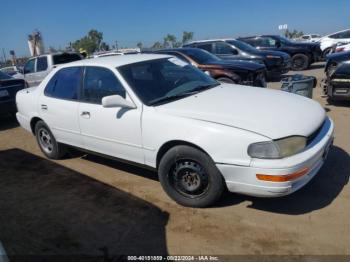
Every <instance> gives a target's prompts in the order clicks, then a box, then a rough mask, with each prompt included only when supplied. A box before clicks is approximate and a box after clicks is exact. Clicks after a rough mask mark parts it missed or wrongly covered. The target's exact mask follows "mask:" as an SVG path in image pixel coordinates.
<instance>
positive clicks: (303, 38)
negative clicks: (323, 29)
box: [294, 34, 321, 43]
mask: <svg viewBox="0 0 350 262" xmlns="http://www.w3.org/2000/svg"><path fill="white" fill-rule="evenodd" d="M320 38H321V36H320V35H318V34H310V35H302V36H301V37H299V38H296V39H294V40H295V41H300V42H307V43H310V42H311V43H312V42H317V41H318V40H320Z"/></svg>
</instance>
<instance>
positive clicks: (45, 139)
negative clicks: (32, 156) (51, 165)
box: [35, 121, 67, 159]
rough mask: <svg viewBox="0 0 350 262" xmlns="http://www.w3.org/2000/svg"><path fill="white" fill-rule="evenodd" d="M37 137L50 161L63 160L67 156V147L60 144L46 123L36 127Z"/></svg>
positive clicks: (39, 123) (40, 123)
mask: <svg viewBox="0 0 350 262" xmlns="http://www.w3.org/2000/svg"><path fill="white" fill-rule="evenodd" d="M35 136H36V140H37V142H38V145H39V147H40V150H41V152H43V153H44V155H45V156H47V157H48V158H50V159H61V158H62V157H64V155H65V154H66V152H67V151H66V146H64V145H62V144H60V143H58V142H57V141H56V139H55V137H54V135H53V134H52V132H51V130H50V128H49V127H48V126H47V125H46V124H45V122H44V121H38V122H37V123H36V125H35Z"/></svg>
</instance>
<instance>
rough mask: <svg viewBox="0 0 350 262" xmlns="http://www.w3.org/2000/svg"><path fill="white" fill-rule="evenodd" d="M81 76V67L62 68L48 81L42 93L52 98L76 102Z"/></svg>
mask: <svg viewBox="0 0 350 262" xmlns="http://www.w3.org/2000/svg"><path fill="white" fill-rule="evenodd" d="M81 76H82V68H81V67H67V68H62V69H61V70H59V71H58V72H57V73H56V74H55V75H54V76H53V77H52V78H51V79H50V81H49V82H48V84H47V85H46V88H45V92H44V93H45V95H46V96H50V97H54V98H59V99H65V100H77V99H78V94H79V89H80V83H81Z"/></svg>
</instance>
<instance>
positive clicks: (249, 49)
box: [226, 40, 257, 53]
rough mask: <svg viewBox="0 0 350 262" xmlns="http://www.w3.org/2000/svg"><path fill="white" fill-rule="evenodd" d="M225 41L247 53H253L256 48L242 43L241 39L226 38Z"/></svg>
mask: <svg viewBox="0 0 350 262" xmlns="http://www.w3.org/2000/svg"><path fill="white" fill-rule="evenodd" d="M226 42H227V43H229V44H231V45H233V46H235V47H236V48H238V49H240V50H242V51H243V52H247V53H254V52H256V51H257V49H256V48H254V47H252V46H251V45H249V44H247V43H244V42H242V41H238V40H227V41H226Z"/></svg>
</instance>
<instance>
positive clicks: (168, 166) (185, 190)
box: [158, 145, 225, 207]
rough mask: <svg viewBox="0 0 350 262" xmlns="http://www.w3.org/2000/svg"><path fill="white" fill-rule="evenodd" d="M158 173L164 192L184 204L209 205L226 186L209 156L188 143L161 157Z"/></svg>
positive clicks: (190, 205)
mask: <svg viewBox="0 0 350 262" xmlns="http://www.w3.org/2000/svg"><path fill="white" fill-rule="evenodd" d="M158 174H159V180H160V183H161V185H162V187H163V189H164V190H165V192H166V193H167V194H168V195H169V196H170V197H171V198H172V199H173V200H175V201H176V202H177V203H179V204H181V205H183V206H189V207H206V206H210V205H212V204H214V203H215V202H216V201H217V200H218V199H219V197H220V196H221V194H222V192H223V191H224V188H225V185H224V180H223V177H222V175H221V173H220V171H219V170H218V169H217V167H216V166H215V164H214V162H213V161H212V160H211V158H210V157H209V156H208V155H207V154H205V153H204V152H202V151H201V150H199V149H196V148H194V147H191V146H186V145H181V146H176V147H173V148H172V149H170V150H169V151H168V152H167V153H166V154H165V155H164V156H163V158H162V159H161V161H160V164H159V169H158Z"/></svg>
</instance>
